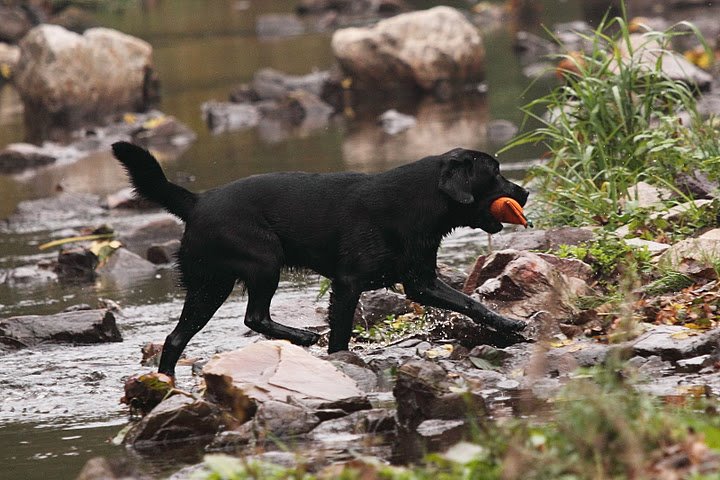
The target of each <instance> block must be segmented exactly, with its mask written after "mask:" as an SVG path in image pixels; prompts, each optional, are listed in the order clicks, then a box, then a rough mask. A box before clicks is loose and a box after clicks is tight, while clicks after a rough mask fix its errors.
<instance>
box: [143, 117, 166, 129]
mask: <svg viewBox="0 0 720 480" xmlns="http://www.w3.org/2000/svg"><path fill="white" fill-rule="evenodd" d="M165 122H167V117H165V116H161V117H155V118H151V119H150V120H147V121H146V122H145V123H143V125H142V126H143V128H145V129H147V130H152V129H153V128H157V127H159V126H160V125H162V124H163V123H165Z"/></svg>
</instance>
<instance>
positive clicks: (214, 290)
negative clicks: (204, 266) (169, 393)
mask: <svg viewBox="0 0 720 480" xmlns="http://www.w3.org/2000/svg"><path fill="white" fill-rule="evenodd" d="M234 286H235V279H234V278H232V277H223V278H211V279H204V280H203V281H197V282H192V283H190V284H188V285H186V287H187V294H186V295H185V305H184V306H183V310H182V313H181V314H180V320H178V324H177V326H176V327H175V329H174V330H173V331H172V333H170V335H168V336H167V338H166V339H165V345H164V346H163V350H162V355H161V356H160V367H159V368H158V371H159V372H160V373H165V374H167V375H170V376H174V375H175V364H176V363H177V361H178V359H179V358H180V355H181V354H182V352H183V350H184V349H185V346H186V345H187V344H188V342H189V341H190V339H191V338H192V337H193V336H194V335H195V334H196V333H198V332H199V331H200V330H202V328H203V327H204V326H205V325H206V324H207V322H208V321H209V320H210V318H212V316H213V315H214V314H215V312H216V311H217V309H218V308H220V305H222V304H223V302H224V301H225V300H226V299H227V297H228V295H230V292H232V290H233V287H234Z"/></svg>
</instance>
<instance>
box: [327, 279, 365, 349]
mask: <svg viewBox="0 0 720 480" xmlns="http://www.w3.org/2000/svg"><path fill="white" fill-rule="evenodd" d="M360 293H362V292H361V291H360V289H358V288H355V287H353V286H352V285H351V284H349V283H343V282H340V281H338V280H335V281H333V283H332V292H331V293H330V308H329V311H328V317H329V321H330V340H329V342H328V353H333V352H339V351H341V350H347V349H348V344H349V343H350V336H351V335H352V325H353V318H354V316H355V308H356V307H357V304H358V300H359V299H360Z"/></svg>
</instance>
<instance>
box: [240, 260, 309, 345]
mask: <svg viewBox="0 0 720 480" xmlns="http://www.w3.org/2000/svg"><path fill="white" fill-rule="evenodd" d="M279 280H280V271H279V269H278V270H270V269H269V268H265V269H264V270H262V271H257V270H256V271H255V272H254V274H253V275H252V276H251V280H246V281H245V285H246V287H247V293H248V304H247V310H246V312H245V325H247V326H248V327H250V328H251V329H253V330H254V331H256V332H258V333H261V334H263V335H267V336H269V337H272V338H277V339H281V340H289V341H291V342H292V343H294V344H296V345H301V346H303V347H307V346H309V345H312V344H314V343H317V341H318V340H319V339H320V335H318V334H317V333H314V332H310V331H308V330H303V329H300V328H294V327H288V326H287V325H282V324H280V323H277V322H275V321H273V319H272V318H271V317H270V301H271V300H272V297H273V295H274V294H275V290H276V289H277V286H278V281H279Z"/></svg>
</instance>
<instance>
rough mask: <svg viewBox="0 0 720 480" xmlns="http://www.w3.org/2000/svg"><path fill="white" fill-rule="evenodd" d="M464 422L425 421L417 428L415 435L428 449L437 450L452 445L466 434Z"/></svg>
mask: <svg viewBox="0 0 720 480" xmlns="http://www.w3.org/2000/svg"><path fill="white" fill-rule="evenodd" d="M467 430H468V429H467V425H466V424H465V421H464V420H438V419H431V420H425V421H424V422H422V423H421V424H420V425H418V427H417V433H418V435H420V437H421V438H422V439H423V441H424V444H425V445H426V447H427V448H428V449H432V450H437V449H439V448H442V447H444V446H446V445H453V444H455V443H457V442H459V441H461V440H463V437H464V436H465V435H466V433H467Z"/></svg>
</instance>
